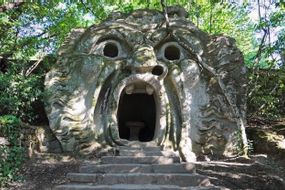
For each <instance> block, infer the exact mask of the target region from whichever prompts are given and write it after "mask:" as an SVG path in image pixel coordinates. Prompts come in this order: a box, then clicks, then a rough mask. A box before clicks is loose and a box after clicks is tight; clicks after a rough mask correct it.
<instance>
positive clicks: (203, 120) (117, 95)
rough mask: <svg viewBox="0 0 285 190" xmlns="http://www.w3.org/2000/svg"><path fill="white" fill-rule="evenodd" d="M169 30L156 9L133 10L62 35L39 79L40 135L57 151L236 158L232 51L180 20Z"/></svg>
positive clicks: (240, 105)
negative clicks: (134, 144) (50, 135)
mask: <svg viewBox="0 0 285 190" xmlns="http://www.w3.org/2000/svg"><path fill="white" fill-rule="evenodd" d="M176 9H177V7H176ZM176 9H175V10H176ZM170 10H172V9H170ZM173 10H174V9H173ZM173 10H172V12H171V14H170V15H175V13H173ZM182 12H183V11H181V13H182ZM184 12H185V11H184ZM178 15H180V16H183V15H186V14H178ZM169 24H170V25H169V28H168V29H166V25H165V19H164V16H163V14H162V13H160V12H158V11H154V10H137V11H134V12H132V13H130V14H128V15H123V14H116V15H113V16H111V17H110V18H109V19H107V20H106V21H105V22H103V23H101V24H100V25H94V26H91V27H90V28H88V29H86V30H85V29H76V30H73V31H72V32H71V33H70V35H69V36H68V37H67V39H66V41H65V43H64V44H63V45H62V47H61V48H60V49H59V51H58V62H57V64H56V65H55V67H54V68H53V69H52V70H51V71H50V72H49V73H48V74H47V76H46V81H45V85H46V90H47V94H48V98H47V107H46V111H47V114H48V117H49V121H50V128H51V129H52V131H53V132H54V134H55V136H56V137H57V138H58V140H59V141H60V143H61V145H62V149H63V150H64V151H79V152H81V151H86V150H89V151H91V150H93V149H94V148H96V146H94V144H101V145H111V146H128V144H129V143H130V142H131V141H141V142H142V143H144V142H153V143H155V144H157V145H159V146H162V147H163V148H164V149H173V150H175V151H178V152H179V153H180V156H181V157H182V158H183V159H184V160H186V161H193V160H195V156H197V155H201V154H204V155H205V154H207V156H209V157H211V156H213V157H214V156H232V155H236V154H237V153H238V151H239V148H240V147H239V146H238V145H239V144H241V143H242V141H241V138H240V136H239V135H240V123H241V122H242V121H243V119H244V116H245V86H244V84H245V82H246V78H245V67H244V64H243V57H242V54H241V52H240V51H239V50H238V49H237V48H236V46H235V44H234V40H233V39H231V38H228V37H225V36H209V35H207V34H206V33H204V32H202V31H201V30H199V29H198V28H197V27H195V26H194V25H193V23H191V22H190V21H188V20H187V19H186V18H184V17H177V16H176V17H170V23H169Z"/></svg>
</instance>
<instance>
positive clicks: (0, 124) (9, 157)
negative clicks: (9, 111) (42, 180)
mask: <svg viewBox="0 0 285 190" xmlns="http://www.w3.org/2000/svg"><path fill="white" fill-rule="evenodd" d="M0 137H2V138H5V139H7V141H8V144H2V145H1V144H0V187H3V186H4V185H5V184H7V183H8V182H9V181H12V180H16V179H17V178H18V175H17V172H18V170H19V168H20V166H21V165H22V162H23V151H24V149H23V148H22V147H21V142H20V120H19V119H18V118H17V117H15V116H12V115H5V116H0Z"/></svg>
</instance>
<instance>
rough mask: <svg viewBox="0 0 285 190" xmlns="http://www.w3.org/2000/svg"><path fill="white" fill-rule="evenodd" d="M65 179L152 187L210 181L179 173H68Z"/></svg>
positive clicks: (194, 184)
mask: <svg viewBox="0 0 285 190" xmlns="http://www.w3.org/2000/svg"><path fill="white" fill-rule="evenodd" d="M67 178H68V179H69V180H70V181H71V182H72V183H88V184H92V185H114V184H153V185H177V186H181V187H187V186H207V185H209V184H210V181H209V179H208V178H206V177H205V176H201V175H199V174H180V173H167V174H165V173H164V174H161V173H124V174H121V173H117V174H88V173H69V174H68V175H67Z"/></svg>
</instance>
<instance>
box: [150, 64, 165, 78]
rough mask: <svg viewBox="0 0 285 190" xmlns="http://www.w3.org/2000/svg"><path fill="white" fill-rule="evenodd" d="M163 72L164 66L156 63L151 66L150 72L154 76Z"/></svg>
mask: <svg viewBox="0 0 285 190" xmlns="http://www.w3.org/2000/svg"><path fill="white" fill-rule="evenodd" d="M163 72H164V68H163V67H162V66H161V65H156V66H155V67H153V68H152V71H151V73H152V74H153V75H156V76H160V75H162V74H163Z"/></svg>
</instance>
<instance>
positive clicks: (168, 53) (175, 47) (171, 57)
mask: <svg viewBox="0 0 285 190" xmlns="http://www.w3.org/2000/svg"><path fill="white" fill-rule="evenodd" d="M159 54H160V56H159V57H161V58H162V59H164V60H166V61H179V60H181V59H182V48H181V46H180V45H179V44H178V43H177V42H167V43H165V44H163V45H162V47H161V49H160V53H159Z"/></svg>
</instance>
